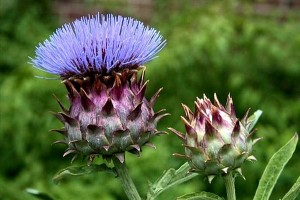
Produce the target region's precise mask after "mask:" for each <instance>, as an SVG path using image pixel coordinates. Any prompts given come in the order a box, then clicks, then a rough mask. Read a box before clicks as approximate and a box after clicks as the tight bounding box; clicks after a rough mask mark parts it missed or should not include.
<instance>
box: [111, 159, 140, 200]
mask: <svg viewBox="0 0 300 200" xmlns="http://www.w3.org/2000/svg"><path fill="white" fill-rule="evenodd" d="M113 162H114V166H115V169H116V171H117V174H118V178H119V179H120V181H121V184H122V187H123V190H124V192H125V194H126V195H127V197H128V199H129V200H141V197H140V195H139V193H138V191H137V189H136V187H135V185H134V183H133V181H132V179H131V177H130V175H129V173H128V169H127V167H126V163H125V162H124V163H121V162H120V161H119V160H118V159H116V158H113Z"/></svg>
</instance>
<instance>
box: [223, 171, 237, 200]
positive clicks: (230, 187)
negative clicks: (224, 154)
mask: <svg viewBox="0 0 300 200" xmlns="http://www.w3.org/2000/svg"><path fill="white" fill-rule="evenodd" d="M223 179H224V182H225V187H226V193H227V200H236V196H235V185H234V177H233V175H232V172H229V173H227V174H225V175H223Z"/></svg>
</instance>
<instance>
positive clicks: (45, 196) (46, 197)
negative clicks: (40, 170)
mask: <svg viewBox="0 0 300 200" xmlns="http://www.w3.org/2000/svg"><path fill="white" fill-rule="evenodd" d="M26 192H27V193H28V194H31V195H32V196H34V197H36V198H38V199H41V200H54V199H53V198H52V197H50V196H49V195H48V194H45V193H42V192H40V191H38V190H36V189H33V188H27V189H26Z"/></svg>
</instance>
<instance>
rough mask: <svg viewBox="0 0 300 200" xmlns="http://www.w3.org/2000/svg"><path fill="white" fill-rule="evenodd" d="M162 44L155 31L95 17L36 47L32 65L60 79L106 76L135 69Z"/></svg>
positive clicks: (110, 17)
mask: <svg viewBox="0 0 300 200" xmlns="http://www.w3.org/2000/svg"><path fill="white" fill-rule="evenodd" d="M165 44H166V42H165V40H163V39H162V37H161V35H160V34H159V32H158V31H156V30H155V29H153V28H149V27H148V26H144V24H143V23H142V22H140V21H137V20H135V19H132V18H126V17H121V16H113V15H100V14H99V13H98V14H97V15H95V16H89V17H82V18H81V19H79V20H76V21H74V22H73V23H71V24H66V25H64V26H63V27H61V28H59V29H57V30H56V32H55V33H54V34H52V35H51V36H50V38H49V39H47V40H46V41H44V43H41V44H39V46H38V47H37V49H36V57H35V58H34V59H32V60H31V62H32V64H33V65H34V66H35V67H37V68H39V69H41V70H44V71H46V72H49V73H51V74H55V75H59V76H61V77H63V78H69V77H72V76H77V77H78V76H88V75H89V74H95V73H97V74H100V75H105V74H107V73H111V72H112V71H121V70H122V69H124V68H129V69H136V68H138V67H139V66H141V65H143V64H144V63H146V62H148V61H150V60H152V59H153V58H155V55H156V54H157V53H158V52H159V51H160V50H161V49H162V48H163V47H164V45H165Z"/></svg>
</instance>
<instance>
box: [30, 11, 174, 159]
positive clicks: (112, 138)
mask: <svg viewBox="0 0 300 200" xmlns="http://www.w3.org/2000/svg"><path fill="white" fill-rule="evenodd" d="M165 43H166V42H165V40H163V39H162V37H161V36H160V34H159V32H158V31H156V30H155V29H153V28H149V27H145V26H144V25H143V23H141V22H139V21H137V20H134V19H132V18H124V17H121V16H113V15H106V16H105V15H99V14H98V15H96V16H89V17H82V18H81V19H80V20H76V21H75V22H73V23H72V24H66V25H64V26H63V27H62V28H59V29H57V30H56V32H55V33H54V34H53V35H51V36H50V38H49V39H48V40H46V41H45V42H44V43H42V44H40V45H39V46H38V47H37V49H36V57H35V58H34V59H32V64H33V65H34V66H35V67H36V68H38V69H41V70H43V71H46V72H48V73H51V74H55V75H59V76H60V77H61V79H62V83H63V84H64V85H65V86H66V88H67V91H68V99H69V101H70V107H69V108H68V109H67V108H65V107H64V106H63V105H62V104H61V102H60V101H59V100H58V99H57V98H56V99H57V101H58V103H59V105H60V107H61V109H62V111H61V112H58V113H56V114H55V115H56V117H57V118H58V119H59V120H60V121H61V122H62V123H63V124H64V127H63V128H62V129H55V130H54V131H56V132H59V133H61V134H62V135H63V136H64V139H63V140H59V141H57V142H55V143H65V144H67V145H68V148H67V150H66V152H65V153H64V156H66V155H68V154H74V157H73V159H74V158H75V157H76V156H77V155H83V156H85V157H88V158H89V162H91V161H93V159H94V158H95V156H102V157H103V158H106V159H108V160H110V159H111V158H113V157H115V158H117V159H118V160H119V161H120V162H121V163H123V162H124V159H125V158H124V155H125V152H126V151H128V152H131V153H134V154H137V155H139V153H140V151H141V149H142V146H144V145H150V146H154V145H153V144H152V143H150V138H151V137H153V136H155V135H159V134H162V133H164V132H163V131H158V130H157V129H156V125H157V123H158V121H159V120H160V119H161V118H162V117H164V116H166V115H168V114H167V113H165V110H161V111H158V112H154V110H153V105H154V102H155V100H156V98H157V97H158V95H159V92H160V91H161V89H159V90H158V92H157V93H155V94H154V95H153V97H152V98H151V99H150V100H148V99H147V98H146V97H145V91H146V87H147V84H148V81H145V80H144V77H145V67H143V66H142V65H143V64H144V63H146V62H148V61H150V60H152V59H153V58H154V57H155V55H156V54H157V53H158V52H159V51H160V50H161V49H162V48H163V47H164V46H165ZM139 72H141V73H139Z"/></svg>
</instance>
